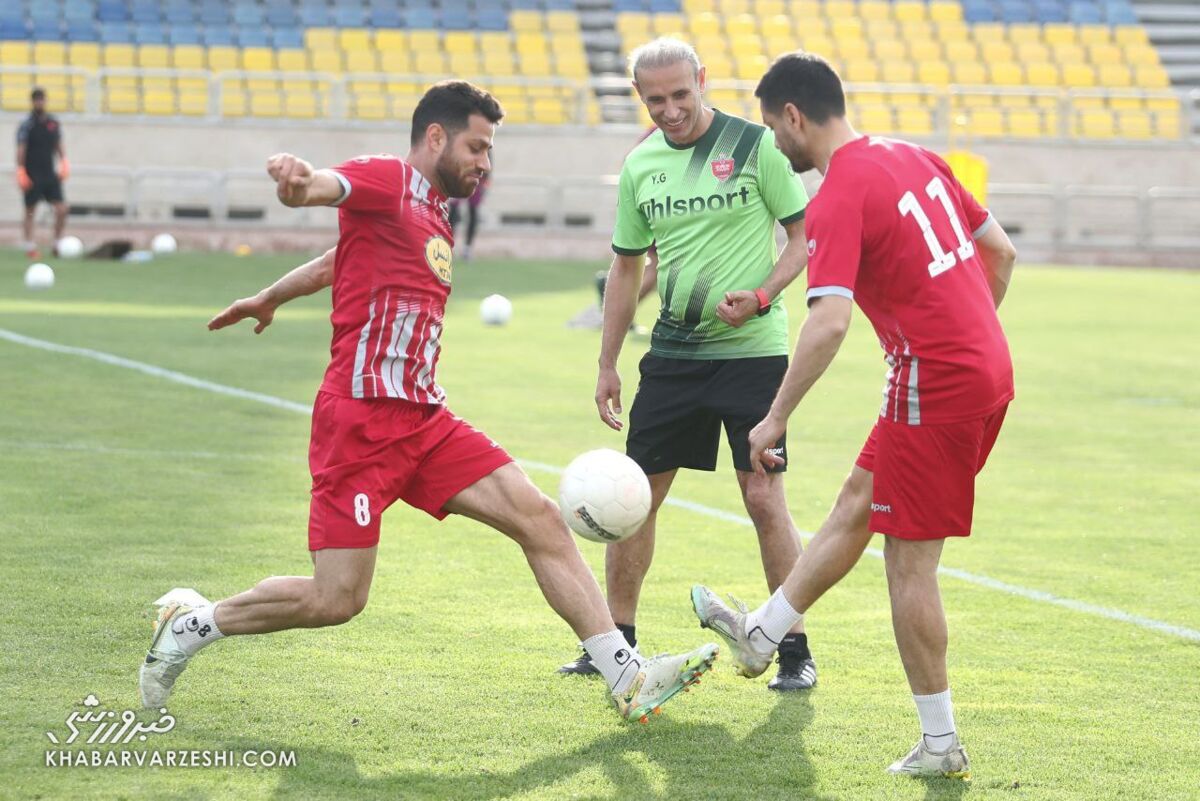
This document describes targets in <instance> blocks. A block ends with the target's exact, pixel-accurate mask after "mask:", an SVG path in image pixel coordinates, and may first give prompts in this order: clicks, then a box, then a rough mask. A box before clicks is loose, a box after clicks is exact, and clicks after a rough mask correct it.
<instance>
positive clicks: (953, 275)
mask: <svg viewBox="0 0 1200 801" xmlns="http://www.w3.org/2000/svg"><path fill="white" fill-rule="evenodd" d="M756 95H757V96H758V98H759V99H760V101H761V105H762V112H763V119H764V121H765V122H766V123H767V125H769V126H770V127H771V129H772V130H773V131H774V132H775V141H776V143H777V144H778V147H779V149H780V150H781V151H783V153H784V154H785V155H787V156H788V158H789V159H790V160H791V162H792V166H793V167H794V168H795V170H796V172H802V171H804V170H809V169H813V168H816V169H817V170H820V172H821V173H822V174H823V175H824V176H825V180H824V183H822V185H821V187H820V190H819V191H818V193H817V196H816V198H815V199H814V200H813V201H812V203H810V204H809V207H808V215H807V217H806V218H805V224H806V234H807V238H808V247H809V258H808V285H809V289H808V303H809V312H808V318H807V319H806V320H805V322H804V326H803V328H802V329H801V331H800V337H799V340H798V341H797V343H796V354H795V358H794V360H793V361H792V364H791V366H790V367H789V368H788V371H787V376H786V377H785V378H784V381H783V384H782V385H781V387H780V389H779V392H778V394H777V395H776V397H775V401H774V403H773V405H772V408H771V412H770V413H769V414H768V416H767V417H766V418H765V419H764V420H763V421H762V422H761V423H759V425H758V426H757V427H755V428H754V430H753V431H751V433H750V451H751V453H752V454H756V461H757V464H756V468H757V469H762V465H763V464H772V463H773V462H774V460H775V458H774V457H773V456H771V454H770V453H769V452H768V451H767V448H769V447H770V444H771V443H773V442H775V439H776V437H778V436H779V435H780V434H781V433H782V432H783V430H784V426H785V424H786V421H787V419H788V417H789V415H790V414H791V413H792V411H793V410H794V409H795V408H796V405H797V404H798V403H799V402H800V400H801V398H803V397H804V395H805V393H806V392H808V390H809V389H810V388H811V387H812V385H813V384H814V383H815V382H816V380H817V379H818V378H819V377H820V376H821V374H822V373H823V372H824V371H825V368H826V367H828V366H829V363H830V362H831V361H832V360H833V357H834V355H835V354H836V353H837V351H838V348H839V347H840V346H841V343H842V339H843V338H844V337H845V335H846V330H847V328H848V327H849V325H850V312H851V307H852V304H853V303H854V302H855V301H857V302H858V305H859V308H861V309H862V311H863V313H864V314H865V315H866V316H867V318H868V319H869V320H870V321H871V324H872V325H873V326H874V328H875V332H876V334H878V336H879V343H880V345H881V347H882V348H883V350H884V353H885V354H886V360H887V363H888V365H889V367H890V369H889V371H888V374H887V384H886V387H885V389H884V401H883V405H882V408H881V409H880V414H879V418H878V420H877V421H876V422H875V426H874V428H873V430H872V431H871V434H870V437H869V438H868V439H867V443H866V445H865V446H864V447H863V449H862V452H861V453H860V454H859V457H858V460H857V462H856V464H855V466H854V467H853V469H852V470H851V472H850V476H849V478H847V479H846V482H845V484H844V485H843V487H842V490H841V493H840V495H839V496H838V499H837V501H836V503H835V504H834V507H833V510H832V512H830V515H829V517H828V519H826V521H825V523H824V524H823V525H822V526H821V528H820V530H819V531H818V532H817V534H816V536H814V537H813V540H812V542H811V543H810V544H809V546H808V548H807V550H805V552H804V556H803V557H802V558H801V559H800V560H799V561H798V562H797V563H796V565H795V567H794V568H793V569H792V571H791V574H790V575H789V576H788V578H787V580H786V581H785V582H784V584H783V585H782V586H781V587H780V588H779V589H778V590H777V591H776V592H775V594H774V595H773V596H772V597H771V598H770V600H768V601H767V603H766V604H764V605H763V606H762V607H760V608H758V609H756V610H754V611H753V612H749V613H746V612H745V611H744V610H743V611H736V610H732V609H730V608H729V607H727V606H725V605H724V604H723V603H721V602H720V600H719V599H717V597H716V596H715V595H714V594H713V593H712V592H711V591H710V590H708V589H707V588H705V587H701V586H697V587H696V588H695V589H694V590H693V594H692V602H693V605H694V607H695V609H696V612H697V615H699V617H700V619H701V623H702V624H704V625H707V626H710V627H712V628H713V629H715V630H717V631H718V632H719V633H720V634H721V635H722V637H723V638H724V639H726V641H727V642H729V643H730V644H731V645H732V646H733V648H734V652H735V662H736V667H737V669H738V670H739V672H741V673H743V674H746V675H757V674H758V673H761V672H762V671H763V670H764V669H765V668H766V666H767V664H768V663H769V659H770V656H771V654H772V653H773V652H774V649H775V644H776V643H777V642H778V641H779V640H780V639H781V638H782V636H783V634H784V633H786V632H787V630H788V628H789V627H790V626H791V625H792V624H793V623H794V622H795V621H796V620H798V619H799V618H800V614H801V613H802V612H804V611H806V610H807V609H808V608H809V607H810V606H811V605H812V604H813V603H814V602H815V601H816V600H817V599H818V598H819V597H820V596H821V595H822V594H823V593H824V592H825V591H826V590H828V589H829V588H830V587H832V586H833V585H834V584H836V583H837V582H838V581H839V580H840V579H841V578H842V577H843V576H845V575H846V573H848V572H849V571H850V569H851V568H852V567H853V566H854V565H855V563H856V562H857V561H858V559H859V557H860V556H861V555H862V552H863V550H864V549H865V548H866V546H867V543H868V542H869V540H870V538H871V534H872V532H878V533H881V534H884V535H886V540H885V547H884V555H885V561H886V565H887V578H888V591H889V594H890V596H891V604H892V625H893V628H894V631H895V635H896V645H897V646H898V648H899V651H900V658H901V661H902V662H903V663H904V670H905V672H906V674H907V675H908V681H909V685H910V686H911V688H912V692H913V698H914V701H915V702H916V705H917V713H918V717H919V718H920V722H921V731H922V738H921V741H920V742H919V743H918V744H917V745H916V747H915V748H913V749H912V751H911V752H910V753H909V754H908V756H906V757H904V758H902V759H900V760H897V761H896V762H895V763H894V764H893V765H892V766H891V767H890V768H889V770H890V771H891V772H893V773H906V774H916V775H945V776H959V777H966V776H969V765H968V762H967V755H966V752H965V751H964V750H963V749H962V746H961V745H960V743H959V740H958V735H957V732H956V730H955V726H954V714H953V708H952V706H951V703H950V690H949V684H948V682H947V678H946V639H947V635H946V618H945V614H944V612H943V610H942V603H941V596H940V594H939V592H938V582H937V567H938V561H939V559H940V557H941V552H942V545H943V543H944V542H945V538H946V537H965V536H968V535H969V534H970V533H971V512H972V508H973V506H974V491H975V475H976V473H978V472H979V471H980V470H981V469H982V468H983V465H984V462H985V461H986V460H987V457H988V453H989V452H990V450H991V448H992V445H993V444H994V443H995V441H996V436H997V434H998V433H999V431H1000V425H1001V423H1002V421H1003V420H1004V412H1005V409H1007V407H1008V403H1009V401H1010V400H1012V397H1013V381H1012V360H1011V358H1010V356H1009V352H1008V344H1007V342H1006V340H1005V338H1004V332H1003V331H1002V330H1001V328H1000V321H999V318H998V317H997V316H996V309H997V307H999V305H1000V302H1001V300H1003V298H1004V293H1005V289H1006V288H1007V286H1008V282H1009V279H1010V278H1011V276H1012V266H1013V262H1014V260H1015V259H1016V251H1015V250H1014V249H1013V246H1012V243H1011V242H1009V239H1008V236H1007V235H1006V234H1005V233H1004V231H1003V230H1002V229H1001V227H1000V225H999V224H998V223H997V222H996V221H995V220H994V219H993V218H992V217H991V215H990V214H989V213H988V212H987V211H986V210H984V209H982V208H980V206H979V204H978V203H976V202H975V199H974V198H973V197H971V195H970V194H969V193H968V192H967V191H966V190H964V189H963V188H962V186H961V185H960V184H959V183H958V181H957V180H955V178H954V175H953V174H952V173H951V172H950V169H949V168H948V167H947V166H946V163H945V162H944V161H942V160H941V159H940V158H938V157H937V156H936V155H934V154H933V153H931V152H929V151H928V150H925V149H924V148H922V147H918V146H916V145H912V144H909V143H907V142H901V141H898V140H894V139H883V138H878V137H866V136H861V135H859V134H858V133H857V132H856V131H855V130H854V129H853V128H852V127H851V126H850V124H849V122H848V121H847V120H846V116H845V114H846V102H845V96H844V94H843V92H842V85H841V81H840V80H839V78H838V76H837V74H836V73H835V72H834V71H833V70H832V69H831V68H830V67H829V64H828V63H826V62H825V61H824V60H823V59H821V58H820V57H818V56H814V55H810V54H805V53H792V54H788V55H785V56H783V57H781V58H780V59H779V60H777V61H776V62H775V63H774V64H773V65H772V66H771V69H770V70H769V71H768V72H767V74H766V75H765V76H763V79H762V81H761V82H760V83H759V85H758V89H757V91H756Z"/></svg>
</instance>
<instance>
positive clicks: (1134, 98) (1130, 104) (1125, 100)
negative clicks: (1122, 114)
mask: <svg viewBox="0 0 1200 801" xmlns="http://www.w3.org/2000/svg"><path fill="white" fill-rule="evenodd" d="M1108 107H1109V108H1111V109H1118V110H1126V111H1128V110H1129V109H1135V110H1137V111H1142V110H1144V109H1145V108H1146V104H1145V103H1143V102H1142V98H1141V96H1140V95H1110V96H1109V98H1108Z"/></svg>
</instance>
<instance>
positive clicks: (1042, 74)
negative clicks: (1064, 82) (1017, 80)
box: [1025, 61, 1060, 87]
mask: <svg viewBox="0 0 1200 801" xmlns="http://www.w3.org/2000/svg"><path fill="white" fill-rule="evenodd" d="M1025 81H1026V82H1027V83H1028V84H1029V85H1030V86H1047V87H1048V86H1058V85H1059V82H1060V76H1059V72H1058V66H1057V65H1055V64H1053V63H1050V62H1048V61H1030V62H1026V64H1025Z"/></svg>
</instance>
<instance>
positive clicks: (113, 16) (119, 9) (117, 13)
mask: <svg viewBox="0 0 1200 801" xmlns="http://www.w3.org/2000/svg"><path fill="white" fill-rule="evenodd" d="M96 19H97V20H99V21H100V22H125V21H126V20H128V19H129V9H127V8H125V6H124V5H123V4H113V3H104V2H102V3H100V5H99V6H98V7H97V8H96Z"/></svg>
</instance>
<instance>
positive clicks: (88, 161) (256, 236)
mask: <svg viewBox="0 0 1200 801" xmlns="http://www.w3.org/2000/svg"><path fill="white" fill-rule="evenodd" d="M20 119H21V117H20V116H19V115H14V114H6V115H0V129H2V128H5V127H7V128H8V129H9V130H10V131H12V132H14V133H15V130H16V127H17V125H18V123H19V121H20ZM63 130H64V143H65V146H66V150H67V153H68V154H69V156H70V159H71V163H72V165H73V167H74V168H75V171H76V174H77V176H81V177H77V178H73V179H72V181H71V182H70V184H69V185H68V187H67V193H68V199H69V200H72V201H74V202H85V200H86V199H87V196H89V194H95V195H97V196H100V195H104V196H106V197H105V198H100V199H110V200H112V202H116V198H112V197H111V196H112V195H113V194H114V193H115V190H114V189H113V188H112V187H111V186H108V187H107V188H105V187H104V186H102V184H103V183H104V182H103V181H97V180H95V179H94V178H92V177H87V178H85V177H82V176H83V174H84V173H85V172H86V168H89V167H119V168H125V169H138V168H149V167H154V168H179V167H187V168H199V169H209V170H217V171H229V170H238V171H245V172H244V175H243V174H239V176H238V177H237V178H236V179H235V180H234V182H233V185H231V187H230V190H229V191H230V194H231V196H232V200H231V202H235V203H237V204H239V205H244V206H249V207H260V208H263V209H265V210H266V214H267V216H266V218H265V219H264V220H263V221H260V222H256V223H244V224H240V225H237V226H235V229H234V230H232V231H230V230H221V229H219V228H214V227H213V226H211V225H204V224H185V225H183V226H182V228H183V229H184V232H185V233H184V237H183V238H184V239H185V240H187V239H188V238H189V237H190V238H191V241H192V242H193V244H195V245H196V246H200V247H222V246H225V245H226V244H228V243H230V242H241V241H252V242H254V243H255V245H256V247H268V248H287V247H293V248H297V249H309V248H312V247H319V246H320V244H319V243H321V242H324V241H328V238H329V233H330V230H331V228H332V226H333V225H334V224H335V217H334V215H333V213H332V212H330V211H328V210H324V209H317V210H308V211H305V212H297V211H294V210H290V209H284V208H282V207H280V206H278V204H276V203H275V202H274V196H273V191H272V185H271V184H270V182H269V180H268V179H267V178H266V175H265V171H263V172H261V173H260V174H261V178H259V177H256V173H258V171H262V170H263V167H264V164H265V161H266V158H267V156H269V155H270V154H272V153H275V152H279V151H285V150H286V151H290V152H293V153H296V154H298V155H301V156H303V157H304V158H307V159H309V160H310V161H312V162H313V163H315V164H318V165H328V164H334V163H337V162H339V161H342V160H344V159H347V158H350V157H352V156H355V155H360V154H364V153H379V152H391V153H397V154H401V155H402V154H404V153H405V152H406V151H407V148H408V144H407V143H408V130H407V126H397V127H396V128H394V129H388V128H383V127H378V126H372V127H361V126H353V125H343V126H312V125H307V124H303V125H300V124H297V125H289V124H284V123H256V122H253V121H247V120H236V121H230V122H228V123H223V124H221V125H213V124H207V123H197V122H190V121H188V122H180V121H176V120H145V119H132V118H131V119H119V118H107V119H102V120H95V119H82V118H74V119H73V118H71V117H69V116H67V117H63ZM639 133H640V131H639V129H637V128H636V127H632V126H628V127H610V128H604V129H591V130H583V129H575V128H549V129H545V128H534V127H501V129H500V131H499V133H498V135H497V138H496V152H495V163H496V173H495V180H494V183H493V187H494V189H493V198H492V201H491V202H490V203H489V204H488V205H487V207H486V211H487V213H486V216H485V225H486V227H487V230H488V231H489V235H488V238H487V239H488V241H489V242H491V243H492V245H493V246H495V247H497V248H499V249H501V250H506V249H515V248H517V247H519V246H520V245H521V243H524V244H525V245H527V244H528V242H529V238H530V236H542V234H539V233H537V232H538V231H539V229H537V228H524V229H522V230H517V231H514V232H506V231H504V230H497V221H498V220H499V217H500V215H501V214H504V213H506V212H508V211H510V210H520V209H522V208H529V207H531V205H532V206H534V207H536V206H539V205H545V204H546V203H548V202H553V203H554V204H557V205H559V206H561V207H563V208H559V209H556V210H557V211H559V212H564V211H565V213H567V214H571V213H578V214H580V215H585V216H591V217H592V219H593V225H592V226H590V227H587V228H584V229H579V230H574V231H566V232H563V231H558V232H549V231H545V232H543V233H544V234H545V238H546V241H547V244H546V247H547V250H546V251H545V255H547V256H550V255H555V253H556V252H558V251H560V250H563V251H565V252H567V253H571V252H577V250H576V248H577V247H578V246H579V243H581V242H586V243H587V244H588V247H589V248H594V249H595V253H596V254H597V256H598V257H604V256H605V248H604V242H605V240H606V237H607V230H606V229H608V228H609V226H610V225H611V219H612V206H613V204H614V200H615V188H614V187H612V186H607V187H602V186H598V185H597V184H596V179H597V178H599V177H600V176H605V175H608V176H611V175H615V174H616V173H617V172H618V171H619V169H620V166H621V161H622V159H623V158H624V155H625V153H626V152H628V150H629V149H630V147H631V146H632V145H633V143H634V142H635V141H636V139H637V137H638V135H639ZM923 144H926V145H928V146H931V147H933V148H935V149H938V150H943V151H944V150H946V149H949V148H948V143H947V142H946V141H944V140H940V141H939V140H934V141H925V142H923ZM956 144H957V146H959V147H968V148H969V149H971V150H974V151H975V152H977V153H979V154H981V155H983V156H984V157H985V158H987V159H988V161H989V163H990V171H991V175H990V180H991V182H992V183H993V184H1006V185H1015V184H1038V185H1053V186H1060V187H1061V186H1068V185H1070V186H1086V187H1096V188H1103V187H1114V186H1118V187H1131V188H1139V189H1147V188H1150V187H1170V188H1194V187H1198V186H1200V148H1197V147H1196V146H1194V145H1188V144H1184V143H1178V144H1176V143H1146V144H1123V143H1122V144H1118V143H1083V142H1057V141H1044V142H1032V143H1024V142H1020V143H1017V142H974V143H972V142H958V143H956ZM13 150H14V136H5V137H3V138H2V139H0V169H4V168H6V167H7V166H8V165H12V164H13V163H14V154H13ZM9 174H10V173H9ZM506 176H507V177H508V178H509V180H508V182H507V184H506ZM816 177H817V176H815V175H810V176H806V179H807V180H808V181H809V183H810V184H815V179H816ZM575 178H578V179H579V181H577V182H576V181H573V180H572V179H575ZM547 179H550V180H553V181H562V180H563V179H567V183H568V185H569V188H568V191H566V192H563V193H561V194H560V195H558V196H555V197H550V196H549V195H546V194H545V192H544V189H543V187H542V186H541V185H542V184H544V183H545V182H546V181H547ZM109 183H111V182H109ZM572 187H573V188H572ZM539 193H541V194H540V195H539ZM145 194H146V196H147V198H146V201H147V202H151V201H153V200H155V199H157V200H158V202H160V203H164V204H165V198H169V197H172V196H178V197H180V198H183V199H185V200H189V199H190V201H191V202H194V203H203V202H204V196H203V194H204V193H203V191H202V190H201V189H200V188H198V187H196V186H193V185H192V182H190V181H189V180H188V179H187V178H182V177H181V178H180V179H178V180H174V179H171V178H170V177H169V176H168V177H164V178H162V179H161V180H157V179H156V182H155V183H154V185H153V186H151V187H148V188H147V190H146V192H145ZM1031 208H1032V207H1031ZM143 211H144V212H145V209H144V210H143ZM1011 213H1012V214H1014V215H1017V216H1020V215H1022V214H1023V212H1022V211H1020V210H1019V209H1014V210H1013V211H1012V212H1011ZM1029 213H1030V214H1033V213H1034V212H1032V211H1030V212H1029ZM19 214H20V199H19V196H18V193H17V191H16V188H15V187H13V188H12V191H11V192H0V220H4V221H15V220H17V219H18V218H19ZM159 214H160V215H161V216H160V217H159V218H158V219H161V222H160V223H158V227H162V226H165V225H168V224H171V225H175V221H173V220H171V219H170V212H169V209H168V208H167V207H166V205H163V208H162V209H161V210H160V211H159ZM1112 216H1113V215H1112V214H1111V213H1109V214H1108V215H1107V216H1106V215H1103V214H1101V215H1100V216H1099V217H1098V218H1097V219H1096V220H1095V221H1094V223H1095V225H1096V226H1097V227H1100V228H1102V227H1103V226H1106V225H1109V224H1111V221H1110V220H1109V219H1108V218H1111V217H1112ZM143 220H144V222H143V223H142V224H138V225H132V226H131V225H128V224H125V223H122V222H121V221H119V220H108V221H103V220H100V221H96V222H91V221H86V222H85V221H80V222H79V225H80V226H81V227H82V228H84V229H95V230H97V231H99V230H109V229H116V230H121V229H122V228H128V229H129V230H131V231H139V230H141V229H142V228H143V227H145V228H146V231H150V230H151V229H153V228H155V227H156V221H157V220H156V217H155V213H154V212H153V210H151V211H150V212H148V213H143ZM1002 221H1005V220H1002ZM1005 222H1007V221H1005ZM1017 222H1018V224H1023V221H1017ZM1030 222H1035V221H1030ZM72 225H73V226H74V225H75V222H74V221H73V222H72ZM300 229H305V230H300ZM16 233H17V232H16V228H15V226H13V225H11V224H5V225H3V226H0V242H15V241H16V239H17V238H18V237H17V236H16ZM1197 233H1200V229H1198V231H1197ZM505 243H506V244H505ZM510 246H511V247H510ZM486 249H487V248H483V250H486ZM1103 251H1104V248H1103V247H1100V248H1098V250H1097V251H1096V254H1091V253H1089V254H1088V258H1092V257H1093V255H1098V256H1100V257H1102V256H1103ZM1059 255H1061V254H1059ZM1194 255H1195V254H1188V258H1189V259H1190V258H1192V257H1193V256H1194ZM1100 260H1102V261H1104V260H1108V261H1112V260H1115V261H1126V262H1128V261H1130V258H1129V257H1128V256H1127V254H1117V255H1116V256H1115V257H1114V258H1113V259H1103V258H1100ZM1134 261H1136V259H1135V260H1134Z"/></svg>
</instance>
